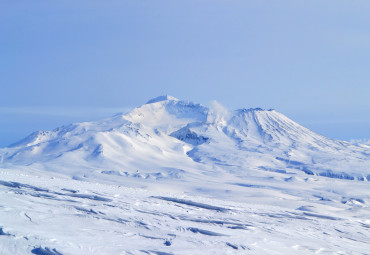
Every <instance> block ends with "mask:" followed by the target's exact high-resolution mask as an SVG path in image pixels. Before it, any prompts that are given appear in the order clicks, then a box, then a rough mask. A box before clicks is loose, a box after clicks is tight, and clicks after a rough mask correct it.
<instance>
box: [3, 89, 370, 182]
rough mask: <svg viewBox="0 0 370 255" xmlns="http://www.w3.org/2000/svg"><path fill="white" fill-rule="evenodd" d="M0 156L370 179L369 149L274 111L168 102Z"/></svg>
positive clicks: (27, 142) (40, 138)
mask: <svg viewBox="0 0 370 255" xmlns="http://www.w3.org/2000/svg"><path fill="white" fill-rule="evenodd" d="M0 153H1V158H2V162H3V164H8V163H11V164H17V165H30V164H38V163H42V164H43V166H47V167H48V168H49V169H50V170H53V171H60V172H61V173H64V174H72V175H73V176H75V177H78V176H79V175H80V176H81V175H82V176H83V175H85V176H86V175H89V174H92V173H105V174H107V173H112V174H125V175H133V174H143V175H144V176H157V177H158V176H159V177H168V176H172V177H178V176H179V175H180V174H186V173H189V174H195V175H199V174H200V173H201V172H203V173H207V172H209V171H211V172H225V171H227V172H232V173H234V174H237V175H245V174H248V172H249V171H277V172H286V171H303V172H304V173H306V174H308V175H322V176H328V177H334V178H346V179H359V180H368V179H370V149H369V147H367V146H360V145H357V146H356V145H353V144H350V143H347V142H343V141H337V140H333V139H329V138H326V137H324V136H321V135H319V134H316V133H314V132H312V131H310V130H309V129H307V128H304V127H302V126H301V125H299V124H297V123H295V122H294V121H292V120H291V119H289V118H288V117H286V116H284V115H283V114H281V113H279V112H277V111H275V110H262V109H260V108H255V109H239V110H236V111H233V112H226V111H218V110H216V109H212V108H208V107H205V106H203V105H200V104H195V103H192V102H187V101H181V100H178V99H176V98H174V97H171V96H160V97H157V98H154V99H152V100H150V101H148V102H147V103H146V104H144V105H142V106H141V107H139V108H135V109H134V110H132V111H131V112H129V113H125V114H118V115H116V116H114V117H112V118H108V119H104V120H101V121H96V122H83V123H75V124H71V125H68V126H63V127H59V128H57V129H55V130H53V131H38V132H35V133H33V134H31V135H30V136H29V137H27V138H25V139H23V140H21V141H20V142H18V143H15V144H13V145H12V146H10V147H9V148H5V149H2V150H1V151H0ZM76 168H78V169H79V170H78V171H77V172H76V170H75V169H76ZM68 169H73V170H68ZM199 169H200V170H199Z"/></svg>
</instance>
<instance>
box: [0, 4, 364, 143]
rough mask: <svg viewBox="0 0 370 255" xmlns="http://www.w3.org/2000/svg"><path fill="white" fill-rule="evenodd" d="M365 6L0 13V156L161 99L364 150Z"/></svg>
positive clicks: (49, 8)
mask: <svg viewBox="0 0 370 255" xmlns="http://www.w3.org/2000/svg"><path fill="white" fill-rule="evenodd" d="M369 13H370V2H369V1H368V0H363V1H360V0H353V1H342V0H325V1H322V0H320V1H316V0H312V1H300V0H292V1H290V0H284V1H272V0H271V1H265V0H258V1H246V0H243V1H226V0H225V1H218V0H197V1H193V0H186V1H173V0H159V1H150V0H139V1H138V0H135V1H121V0H119V1H118V0H117V1H115V0H112V1H96V0H86V1H69V0H63V1H41V0H40V1H32V3H31V2H30V1H10V0H5V1H0V56H1V59H0V89H1V93H0V146H6V145H8V144H10V143H12V142H14V141H17V140H19V139H21V138H23V137H24V136H26V135H28V134H29V133H30V132H33V131H35V130H39V129H53V128H54V127H56V126H59V125H63V124H68V123H70V122H75V121H85V120H95V119H99V118H102V117H108V116H110V115H112V114H114V113H116V112H120V111H125V110H127V109H129V108H131V107H135V106H139V105H141V104H143V103H145V102H146V101H147V100H148V99H150V98H153V97H156V96H158V95H163V94H170V95H173V96H175V97H178V98H180V99H187V100H192V101H196V102H199V103H203V104H207V103H209V102H210V101H212V100H217V101H219V102H220V103H221V104H223V105H225V106H226V107H227V108H229V109H236V108H249V107H262V108H274V109H277V110H278V111H280V112H282V113H284V114H285V115H287V116H288V117H290V118H292V119H293V120H295V121H297V122H298V123H300V124H302V125H304V126H306V127H308V128H311V129H312V130H314V131H316V132H318V133H320V134H323V135H326V136H329V137H332V138H337V139H345V140H347V139H350V138H370V134H369V130H370V71H369V70H370V15H369Z"/></svg>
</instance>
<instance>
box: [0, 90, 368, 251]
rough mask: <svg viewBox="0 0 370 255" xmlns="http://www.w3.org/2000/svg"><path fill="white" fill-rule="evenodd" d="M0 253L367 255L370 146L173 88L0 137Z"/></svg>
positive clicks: (273, 114)
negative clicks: (91, 115) (105, 114)
mask: <svg viewBox="0 0 370 255" xmlns="http://www.w3.org/2000/svg"><path fill="white" fill-rule="evenodd" d="M0 160H1V161H0V162H1V164H0V201H1V202H0V254H5V255H7V254H38V255H50V254H51V255H59V254H63V255H68V254H158V255H165V254H370V207H369V204H370V185H369V182H368V181H369V180H370V147H369V146H368V145H365V144H359V143H356V144H354V143H352V144H351V143H347V142H343V141H337V140H333V139H329V138H326V137H324V136H321V135H319V134H316V133H314V132H312V131H310V130H308V129H307V128H304V127H302V126H300V125H299V124H297V123H295V122H294V121H292V120H290V119H289V118H288V117H286V116H284V115H283V114H281V113H279V112H277V111H275V110H262V109H259V108H255V109H240V110H236V111H233V112H229V111H227V110H225V109H223V108H222V107H220V106H215V107H210V108H208V107H205V106H202V105H200V104H195V103H192V102H187V101H181V100H178V99H176V98H173V97H170V96H162V97H158V98H155V99H152V100H150V101H149V102H148V103H147V104H144V105H143V106H141V107H139V108H136V109H134V110H133V111H131V112H129V113H125V114H118V115H116V116H113V117H112V118H108V119H105V120H102V121H96V122H84V123H75V124H71V125H67V126H63V127H59V128H57V129H55V130H53V131H39V132H36V133H33V134H31V135H30V136H29V137H27V138H25V139H24V140H22V141H20V142H17V143H15V144H13V145H12V146H9V147H7V148H3V149H0Z"/></svg>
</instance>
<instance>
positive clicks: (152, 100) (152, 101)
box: [146, 95, 179, 104]
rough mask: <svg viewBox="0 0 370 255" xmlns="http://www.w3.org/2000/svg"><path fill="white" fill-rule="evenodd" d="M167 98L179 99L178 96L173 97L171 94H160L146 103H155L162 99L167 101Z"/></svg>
mask: <svg viewBox="0 0 370 255" xmlns="http://www.w3.org/2000/svg"><path fill="white" fill-rule="evenodd" d="M167 100H171V101H179V99H177V98H176V97H173V96H170V95H164V96H159V97H156V98H153V99H150V100H149V101H148V102H146V104H153V103H157V102H161V101H167Z"/></svg>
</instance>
